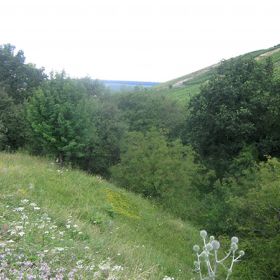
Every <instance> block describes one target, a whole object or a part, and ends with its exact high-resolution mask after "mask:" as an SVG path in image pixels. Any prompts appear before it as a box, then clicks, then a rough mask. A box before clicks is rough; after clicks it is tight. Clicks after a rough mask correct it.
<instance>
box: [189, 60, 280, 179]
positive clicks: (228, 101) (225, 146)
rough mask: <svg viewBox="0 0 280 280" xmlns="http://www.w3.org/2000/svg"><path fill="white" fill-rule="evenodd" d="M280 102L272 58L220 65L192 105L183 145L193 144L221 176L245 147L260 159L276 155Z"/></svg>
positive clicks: (279, 131)
mask: <svg viewBox="0 0 280 280" xmlns="http://www.w3.org/2000/svg"><path fill="white" fill-rule="evenodd" d="M279 104H280V95H279V84H278V82H277V81H275V80H274V79H273V65H272V62H271V61H270V60H268V61H267V62H266V63H265V64H261V63H257V62H256V61H254V60H253V59H246V60H243V59H235V60H230V61H225V62H222V64H221V66H220V67H219V68H218V69H217V74H216V75H215V76H214V77H213V78H212V79H210V81H209V82H208V83H207V84H206V85H205V86H204V87H203V88H202V89H201V93H200V94H199V95H197V96H195V97H193V98H192V100H191V102H190V105H189V117H188V120H187V129H186V131H187V133H186V135H185V136H184V142H191V143H192V145H193V146H194V148H195V149H196V150H197V151H198V153H199V154H200V156H201V157H202V158H203V159H205V160H206V162H208V164H209V165H210V166H213V167H215V169H216V171H217V172H218V174H219V176H222V174H223V173H224V172H225V170H226V166H228V164H229V162H230V161H231V160H232V159H233V158H234V157H235V156H236V155H238V153H239V152H240V151H241V150H242V148H243V147H244V146H246V145H254V146H255V147H256V148H257V151H258V158H259V159H263V158H264V156H265V155H267V154H270V155H274V156H276V155H277V156H278V155H279V154H280V146H279V143H280V127H279V123H280V121H279V120H280V119H279V116H280V110H279V108H280V106H279Z"/></svg>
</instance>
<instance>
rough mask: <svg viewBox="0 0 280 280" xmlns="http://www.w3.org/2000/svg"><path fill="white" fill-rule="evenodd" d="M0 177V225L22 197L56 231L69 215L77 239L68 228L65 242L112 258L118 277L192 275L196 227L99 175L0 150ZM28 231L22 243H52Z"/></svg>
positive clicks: (99, 257) (96, 255) (96, 257)
mask: <svg viewBox="0 0 280 280" xmlns="http://www.w3.org/2000/svg"><path fill="white" fill-rule="evenodd" d="M0 178H1V180H0V210H3V209H4V210H3V211H4V214H3V213H1V215H2V216H1V218H2V221H1V222H0V226H1V224H2V226H3V223H4V220H5V223H7V224H9V223H10V224H11V225H12V222H13V221H12V219H14V218H13V215H14V214H11V213H14V212H9V211H8V210H7V209H11V207H18V205H19V204H20V201H21V200H22V199H28V200H30V201H34V202H36V203H37V204H38V205H39V206H40V207H41V210H40V211H43V212H46V213H48V215H49V216H50V217H51V218H52V220H53V221H55V223H56V224H57V225H58V226H59V229H60V230H63V229H65V224H66V221H67V219H68V218H69V215H71V216H72V217H70V218H71V220H72V222H73V223H75V224H77V225H78V226H79V229H80V230H81V231H82V232H83V234H82V235H81V236H82V237H83V238H81V237H79V236H76V237H75V235H73V233H71V234H70V233H69V234H70V235H71V236H72V238H71V239H70V240H72V239H73V240H74V241H73V244H72V245H71V244H70V245H69V244H68V246H70V247H71V246H72V248H73V249H74V251H75V252H77V254H80V255H83V252H84V251H83V250H82V246H85V244H86V246H88V247H89V248H90V249H89V251H90V252H93V254H94V257H93V259H94V260H95V261H96V262H97V263H98V262H99V263H100V262H101V261H102V260H104V259H106V258H107V257H110V258H112V262H113V263H116V264H120V265H122V266H123V267H124V271H123V272H122V274H121V275H122V278H121V279H162V278H163V276H164V275H169V276H173V277H175V278H176V279H192V278H193V274H192V272H191V271H192V264H193V259H194V258H193V255H192V249H191V248H192V245H193V244H194V243H195V242H196V241H197V230H195V229H194V228H193V227H192V226H191V225H189V224H187V223H184V222H182V221H180V220H178V219H174V218H173V217H171V216H169V215H167V214H166V213H164V212H162V211H161V210H159V209H158V208H157V207H155V206H153V205H152V204H151V203H150V202H148V201H146V200H144V199H142V198H141V197H139V196H136V195H133V194H131V193H128V192H125V191H123V190H120V189H118V188H116V187H115V186H113V185H111V184H109V183H108V182H106V181H104V180H102V179H101V178H98V177H94V176H89V175H86V174H85V173H83V172H80V171H76V170H66V169H62V170H60V169H59V167H58V166H56V165H55V164H54V163H52V162H50V161H48V160H45V159H41V158H35V157H31V156H28V155H24V154H13V155H11V154H5V153H0ZM6 204H9V207H10V208H6V207H7V205H6ZM9 213H10V214H9ZM32 215H33V214H32ZM30 222H32V219H31V220H30ZM34 232H35V231H34ZM32 234H33V235H34V234H35V233H32V232H31V233H30V236H28V234H26V235H25V236H24V238H25V239H24V242H23V243H22V244H25V245H24V246H28V244H30V246H35V247H36V248H37V250H40V249H43V246H44V248H46V246H49V247H51V246H54V244H53V243H52V242H51V241H50V243H48V242H46V241H45V243H44V244H41V243H40V242H39V241H38V236H37V237H34V236H32ZM66 239H67V238H66ZM28 240H29V241H30V240H31V241H30V242H29V243H28ZM34 240H35V241H34ZM39 240H40V238H39ZM0 241H1V232H0ZM61 242H62V244H60V245H59V246H58V244H56V246H58V247H61V246H62V247H63V246H67V244H66V245H65V244H64V243H65V242H66V243H67V242H70V241H69V240H68V241H61ZM19 246H23V245H19ZM0 249H1V246H0ZM0 253H1V252H0ZM30 254H31V253H30ZM64 258H66V259H64V261H63V260H61V261H59V262H64V263H65V266H67V265H71V264H70V262H69V263H68V261H67V258H70V256H67V254H66V255H65V256H64Z"/></svg>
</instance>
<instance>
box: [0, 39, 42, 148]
mask: <svg viewBox="0 0 280 280" xmlns="http://www.w3.org/2000/svg"><path fill="white" fill-rule="evenodd" d="M24 62H25V57H24V54H23V52H22V51H18V52H17V53H15V47H14V46H11V45H9V44H7V45H3V46H0V150H9V151H12V150H16V149H18V148H20V147H23V146H24V144H25V142H26V134H27V124H26V119H25V115H24V101H25V100H27V99H28V97H30V96H31V94H32V91H33V90H34V89H35V88H37V87H38V86H39V85H40V83H41V82H42V81H43V80H44V79H45V78H46V76H45V74H44V73H43V69H36V68H35V66H34V65H31V64H25V63H24Z"/></svg>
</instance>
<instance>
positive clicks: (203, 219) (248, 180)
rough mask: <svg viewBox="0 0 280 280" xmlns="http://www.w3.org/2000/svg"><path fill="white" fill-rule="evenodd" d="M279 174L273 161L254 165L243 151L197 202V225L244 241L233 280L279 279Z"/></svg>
mask: <svg viewBox="0 0 280 280" xmlns="http://www.w3.org/2000/svg"><path fill="white" fill-rule="evenodd" d="M238 166H239V168H238ZM279 171H280V163H279V161H278V160H277V159H268V161H267V162H262V163H260V164H256V163H255V162H254V161H253V151H252V149H249V148H248V149H245V150H243V151H242V152H241V153H240V155H239V156H238V157H237V158H236V159H235V160H234V162H233V163H232V165H231V167H230V171H229V173H227V175H226V177H225V178H224V179H223V180H221V181H217V182H216V183H215V184H214V189H213V191H212V192H211V193H210V194H208V195H207V196H206V197H205V200H204V201H203V200H202V201H201V208H202V213H204V214H202V215H200V217H198V221H199V220H200V224H203V225H205V226H206V227H207V228H209V229H210V230H211V231H213V232H216V233H218V234H226V235H232V234H238V235H239V236H240V237H242V240H244V241H243V242H244V243H243V246H244V247H243V248H244V249H245V251H246V262H244V263H242V264H241V266H240V267H239V269H238V275H237V279H240V278H242V279H269V280H274V279H278V278H279V275H280V267H279V262H278V257H277V255H278V252H279V250H280V247H279V244H280V243H279V230H280V219H279V213H280V212H279V205H280V190H279V184H280V176H279V173H280V172H279Z"/></svg>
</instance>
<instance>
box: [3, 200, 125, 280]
mask: <svg viewBox="0 0 280 280" xmlns="http://www.w3.org/2000/svg"><path fill="white" fill-rule="evenodd" d="M16 200H17V199H16V198H15V197H11V195H10V196H7V197H5V199H1V200H0V210H1V216H0V279H28V280H32V279H42V280H44V279H53V280H55V279H56V280H59V279H69V280H71V279H73V280H74V279H107V280H113V279H114V280H117V279H121V278H120V277H121V276H122V273H123V271H124V268H123V267H122V266H121V265H116V264H114V263H113V261H112V260H111V259H110V258H106V259H105V260H100V258H99V260H98V257H97V256H96V254H95V253H92V251H93V250H90V247H89V246H88V245H89V244H88V243H87V240H86V234H85V233H83V231H82V230H81V229H80V226H79V225H77V224H76V223H75V222H74V220H73V217H72V216H69V218H68V219H67V221H66V222H65V223H64V224H63V223H56V222H55V221H53V219H52V218H51V217H50V216H49V215H48V214H47V213H45V212H44V211H42V209H41V207H39V206H38V205H37V204H36V203H34V202H31V201H29V200H28V199H22V200H21V201H17V202H16V203H15V201H16ZM9 201H10V203H8V202H9ZM15 204H16V206H15Z"/></svg>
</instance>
